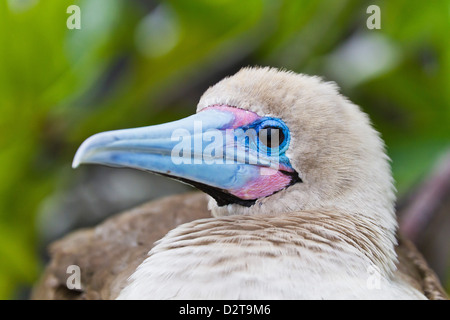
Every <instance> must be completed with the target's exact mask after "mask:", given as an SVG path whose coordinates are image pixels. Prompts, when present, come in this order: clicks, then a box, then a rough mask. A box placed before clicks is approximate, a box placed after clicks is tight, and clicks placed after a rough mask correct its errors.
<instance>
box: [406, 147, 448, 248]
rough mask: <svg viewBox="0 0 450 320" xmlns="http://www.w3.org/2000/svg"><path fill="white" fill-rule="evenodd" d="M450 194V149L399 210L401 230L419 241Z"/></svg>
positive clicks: (413, 239) (415, 240)
mask: <svg viewBox="0 0 450 320" xmlns="http://www.w3.org/2000/svg"><path fill="white" fill-rule="evenodd" d="M449 195H450V150H448V151H447V152H445V153H444V155H443V156H442V157H440V158H439V160H438V161H437V163H436V165H435V166H434V168H433V170H432V172H431V174H430V175H429V177H428V178H427V179H425V181H424V182H423V183H422V184H421V185H420V186H419V188H418V189H417V190H416V191H415V192H414V193H413V194H412V196H411V197H410V198H409V199H408V200H407V201H406V204H405V205H404V206H403V208H402V209H401V210H400V212H399V214H398V215H399V219H400V232H401V233H402V234H403V235H405V236H406V237H407V238H409V239H410V240H412V241H413V242H416V243H417V241H418V239H419V237H420V235H421V234H422V233H423V231H424V230H425V228H426V227H427V225H428V223H429V222H430V221H431V220H432V218H433V216H434V214H435V212H436V211H437V210H438V208H439V206H440V204H441V203H442V202H443V201H444V199H445V197H448V196H449Z"/></svg>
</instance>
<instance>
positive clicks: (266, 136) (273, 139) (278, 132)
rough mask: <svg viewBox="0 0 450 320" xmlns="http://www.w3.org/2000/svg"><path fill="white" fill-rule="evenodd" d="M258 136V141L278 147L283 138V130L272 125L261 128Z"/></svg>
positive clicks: (270, 146) (271, 146)
mask: <svg viewBox="0 0 450 320" xmlns="http://www.w3.org/2000/svg"><path fill="white" fill-rule="evenodd" d="M258 137H259V141H260V142H261V143H262V144H264V145H265V146H267V147H269V148H278V147H279V146H280V145H282V144H283V142H284V140H285V135H284V133H283V130H282V129H281V128H278V127H273V126H267V127H263V128H261V129H260V130H259V133H258Z"/></svg>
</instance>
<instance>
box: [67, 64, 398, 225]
mask: <svg viewBox="0 0 450 320" xmlns="http://www.w3.org/2000/svg"><path fill="white" fill-rule="evenodd" d="M83 163H94V164H103V165H108V166H116V167H131V168H135V169H140V170H144V171H150V172H154V173H158V174H162V175H167V176H169V177H172V178H175V179H178V180H181V181H183V182H186V183H189V184H191V185H193V186H195V187H197V188H198V189H200V190H202V191H204V192H206V193H208V194H209V195H210V196H211V200H210V203H209V207H210V209H211V210H212V213H213V214H214V215H215V216H223V215H232V214H278V213H289V212H294V211H301V210H337V211H342V212H350V213H354V214H355V215H362V216H366V217H369V218H370V219H374V220H376V221H377V223H378V224H381V226H383V227H385V228H387V229H390V230H392V231H393V230H395V228H396V220H395V215H394V212H393V203H394V201H395V196H394V188H393V184H392V177H391V172H390V166H389V159H388V157H387V156H386V154H385V150H384V143H383V141H382V140H381V138H380V136H379V134H378V132H376V131H375V130H374V129H373V128H372V126H371V124H370V121H369V118H368V116H367V115H366V114H365V113H363V112H362V111H361V110H360V108H359V107H358V106H356V105H355V104H353V103H351V102H350V101H349V100H348V99H346V98H345V97H343V96H342V95H341V94H340V93H339V92H338V88H337V86H336V85H335V84H334V83H330V82H324V81H322V80H321V79H320V78H318V77H311V76H307V75H302V74H296V73H293V72H287V71H280V70H278V69H275V68H267V67H266V68H244V69H241V70H240V71H239V72H238V73H236V74H235V75H233V76H231V77H228V78H225V79H223V80H222V81H220V82H219V83H217V84H216V85H214V86H212V87H210V88H209V89H208V90H207V91H206V92H205V93H204V94H203V96H202V97H201V99H200V101H199V104H198V106H197V113H196V114H194V115H192V116H190V117H187V118H184V119H181V120H178V121H174V122H170V123H167V124H162V125H156V126H149V127H142V128H134V129H124V130H116V131H109V132H103V133H99V134H96V135H94V136H92V137H90V138H88V139H87V140H86V141H85V142H84V143H83V144H82V145H81V146H80V148H79V150H78V151H77V153H76V155H75V158H74V161H73V167H74V168H75V167H77V166H78V165H79V164H83Z"/></svg>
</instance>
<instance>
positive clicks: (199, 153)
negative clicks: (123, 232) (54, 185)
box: [72, 109, 278, 206]
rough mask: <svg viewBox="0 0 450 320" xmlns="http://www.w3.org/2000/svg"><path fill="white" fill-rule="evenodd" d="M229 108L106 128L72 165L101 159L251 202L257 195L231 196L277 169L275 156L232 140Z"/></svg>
mask: <svg viewBox="0 0 450 320" xmlns="http://www.w3.org/2000/svg"><path fill="white" fill-rule="evenodd" d="M234 121H235V117H234V115H233V113H230V112H227V111H223V110H216V109H212V110H204V111H201V112H199V113H197V114H194V115H192V116H189V117H187V118H184V119H181V120H178V121H174V122H170V123H166V124H162V125H155V126H149V127H142V128H133V129H125V130H116V131H108V132H103V133H99V134H95V135H93V136H92V137H90V138H88V139H87V140H86V141H84V142H83V144H82V145H81V146H80V148H79V149H78V151H77V153H76V155H75V158H74V160H73V164H72V166H73V168H76V167H78V166H79V165H80V164H87V163H89V164H102V165H107V166H113V167H128V168H135V169H139V170H144V171H150V172H154V173H158V174H162V175H167V176H170V177H172V178H175V179H178V180H181V181H183V182H186V183H188V184H191V185H193V186H195V187H197V188H198V189H200V190H203V191H205V192H207V193H209V194H210V195H211V196H213V197H214V198H215V199H216V201H217V202H218V204H219V205H225V204H229V203H239V204H242V205H246V206H250V205H252V204H253V203H254V202H255V200H256V199H247V198H246V197H245V196H244V197H242V196H236V195H233V190H241V189H243V188H245V187H246V185H248V184H250V183H251V182H252V181H254V180H255V179H258V178H259V177H260V176H261V169H265V171H264V173H263V174H267V172H268V171H269V174H270V172H278V171H277V170H276V169H277V168H278V167H277V166H278V163H276V162H275V160H277V159H275V160H274V159H271V157H270V156H262V155H260V154H258V152H256V151H254V150H252V149H251V148H250V149H249V148H248V147H245V146H243V145H240V144H239V143H236V133H235V132H236V131H233V130H231V131H230V130H227V129H229V128H231V127H233V122H234Z"/></svg>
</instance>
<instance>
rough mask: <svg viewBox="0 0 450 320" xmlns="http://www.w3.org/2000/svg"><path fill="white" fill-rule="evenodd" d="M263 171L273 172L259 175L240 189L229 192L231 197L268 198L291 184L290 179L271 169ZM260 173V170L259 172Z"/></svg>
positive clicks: (245, 198) (246, 198)
mask: <svg viewBox="0 0 450 320" xmlns="http://www.w3.org/2000/svg"><path fill="white" fill-rule="evenodd" d="M261 169H264V170H272V171H274V172H273V173H271V174H270V175H267V174H264V175H262V174H261V172H260V175H259V176H258V177H257V178H256V179H253V180H252V181H250V182H249V183H248V184H247V185H245V186H244V187H242V188H240V189H236V190H229V192H230V193H231V194H232V195H235V196H236V197H238V198H240V199H244V200H254V199H259V198H262V197H267V196H270V195H271V194H274V193H275V192H277V191H279V190H281V189H284V188H286V187H287V186H288V185H289V184H290V183H291V177H289V176H287V175H285V174H283V172H281V171H276V170H274V169H271V168H263V167H261ZM260 171H261V170H260Z"/></svg>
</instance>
